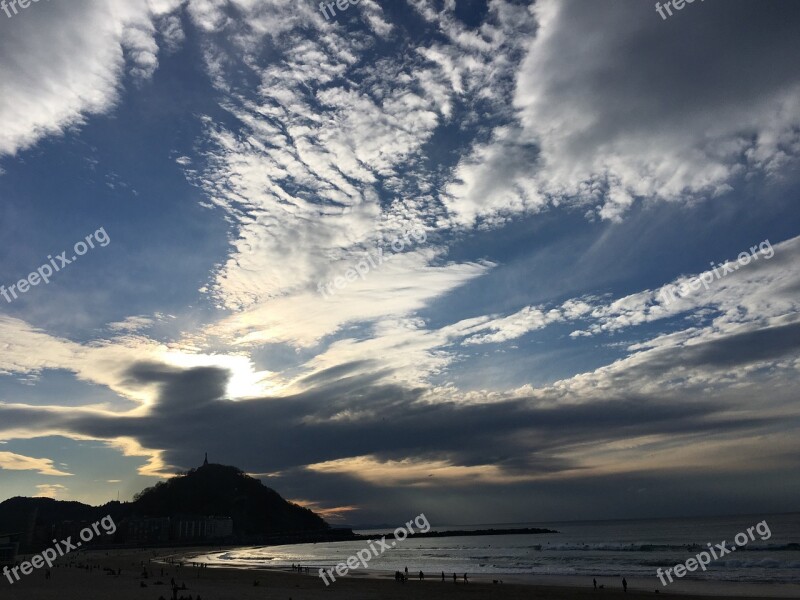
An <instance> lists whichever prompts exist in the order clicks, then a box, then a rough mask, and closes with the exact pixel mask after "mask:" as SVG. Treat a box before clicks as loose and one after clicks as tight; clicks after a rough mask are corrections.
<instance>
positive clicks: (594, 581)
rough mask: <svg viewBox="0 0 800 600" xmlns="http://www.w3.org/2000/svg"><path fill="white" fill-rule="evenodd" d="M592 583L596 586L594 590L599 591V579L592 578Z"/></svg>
mask: <svg viewBox="0 0 800 600" xmlns="http://www.w3.org/2000/svg"><path fill="white" fill-rule="evenodd" d="M592 583H593V584H594V589H595V590H597V579H594V578H592Z"/></svg>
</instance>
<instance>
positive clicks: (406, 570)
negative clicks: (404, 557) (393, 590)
mask: <svg viewBox="0 0 800 600" xmlns="http://www.w3.org/2000/svg"><path fill="white" fill-rule="evenodd" d="M406 579H408V567H406Z"/></svg>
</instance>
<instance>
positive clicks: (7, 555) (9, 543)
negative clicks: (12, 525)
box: [0, 533, 20, 566]
mask: <svg viewBox="0 0 800 600" xmlns="http://www.w3.org/2000/svg"><path fill="white" fill-rule="evenodd" d="M19 541H20V536H19V535H18V534H16V533H11V534H0V566H6V565H13V564H16V562H17V552H18V551H19Z"/></svg>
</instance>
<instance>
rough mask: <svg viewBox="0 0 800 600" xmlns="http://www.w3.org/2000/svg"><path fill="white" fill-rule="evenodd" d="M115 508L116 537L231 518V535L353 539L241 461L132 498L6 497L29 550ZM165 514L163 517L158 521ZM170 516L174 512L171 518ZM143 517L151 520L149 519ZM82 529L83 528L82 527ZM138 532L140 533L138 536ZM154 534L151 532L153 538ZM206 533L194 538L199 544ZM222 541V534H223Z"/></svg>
mask: <svg viewBox="0 0 800 600" xmlns="http://www.w3.org/2000/svg"><path fill="white" fill-rule="evenodd" d="M106 515H111V516H112V518H113V519H114V521H115V523H117V525H118V531H117V533H116V534H115V537H114V538H113V540H110V539H109V540H106V542H111V541H113V542H114V543H144V542H143V541H142V539H143V538H142V537H141V533H138V534H134V533H133V531H134V529H132V528H131V527H129V526H127V524H133V523H137V525H136V528H138V529H136V531H138V532H141V527H142V526H144V527H146V528H150V530H152V528H153V527H155V528H156V529H155V530H157V532H158V535H156V536H155V537H156V538H157V542H158V543H161V544H166V543H169V542H174V541H175V540H181V541H186V537H185V535H183V537H176V536H178V535H180V534H176V531H175V528H176V527H177V526H178V525H179V524H180V522H181V521H192V520H195V521H197V520H202V519H207V518H210V517H216V518H219V519H222V520H224V521H227V522H228V524H229V527H230V523H231V521H232V533H230V529H228V532H229V533H226V534H224V535H225V541H227V542H231V543H235V542H246V543H268V542H269V543H279V542H280V541H285V542H293V541H301V540H302V541H317V540H323V539H334V538H335V539H351V537H352V532H351V531H349V530H334V529H331V527H330V525H328V524H327V523H326V522H325V521H324V520H323V519H322V517H320V516H319V515H317V514H315V513H314V512H312V511H310V510H309V509H307V508H303V507H302V506H298V505H297V504H294V503H292V502H288V501H286V500H284V499H283V498H282V497H281V495H280V494H278V492H276V491H275V490H273V489H271V488H268V487H267V486H265V485H263V484H262V483H261V482H260V481H259V480H257V479H254V478H253V477H250V476H249V475H247V474H246V473H244V472H243V471H241V470H240V469H237V468H236V467H230V466H225V465H216V464H208V463H206V464H204V465H203V466H202V467H199V468H197V469H192V470H191V471H189V472H188V473H183V474H178V475H176V476H175V477H173V478H171V479H168V480H166V481H162V482H159V483H158V484H156V485H154V486H153V487H150V488H147V489H145V490H143V491H142V492H140V493H139V494H137V495H136V496H135V497H134V499H133V501H132V502H110V503H108V504H106V505H103V506H89V505H86V504H82V503H80V502H66V501H59V500H53V499H50V498H20V497H17V498H11V499H9V500H6V501H4V502H2V503H0V533H18V534H21V536H22V538H21V539H22V546H23V549H25V550H32V549H36V548H39V547H40V546H41V547H45V546H47V545H48V544H50V543H52V538H53V536H54V535H56V534H58V535H67V534H72V533H75V532H76V531H77V530H79V528H81V527H84V526H86V524H90V523H92V522H95V521H98V520H100V519H101V518H103V517H105V516H106ZM159 519H160V521H158V520H159ZM167 519H169V520H168V521H167ZM143 520H145V521H147V520H149V522H147V523H145V524H144V525H143V524H142V523H143ZM76 528H77V529H76ZM137 536H139V537H137ZM150 539H151V538H147V540H148V541H149V540H150ZM204 539H205V540H206V541H207V540H208V538H203V537H202V535H200V536H196V537H193V538H192V540H195V541H196V542H197V543H201V541H203V540H204ZM216 541H217V542H221V541H223V540H222V539H220V538H219V536H217V538H216Z"/></svg>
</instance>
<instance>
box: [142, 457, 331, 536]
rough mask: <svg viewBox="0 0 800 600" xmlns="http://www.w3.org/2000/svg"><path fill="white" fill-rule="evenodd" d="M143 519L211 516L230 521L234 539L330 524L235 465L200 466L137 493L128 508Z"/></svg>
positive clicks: (313, 529) (303, 529)
mask: <svg viewBox="0 0 800 600" xmlns="http://www.w3.org/2000/svg"><path fill="white" fill-rule="evenodd" d="M131 510H132V511H133V513H134V514H137V515H140V516H148V517H173V516H177V515H215V516H227V517H232V518H233V523H234V526H233V530H234V534H236V535H253V534H276V533H286V532H300V531H322V530H327V529H329V528H330V526H329V525H328V524H327V523H326V522H325V521H324V520H323V519H322V518H321V517H320V516H319V515H316V514H314V513H313V512H312V511H310V510H308V509H307V508H303V507H301V506H298V505H297V504H293V503H291V502H287V501H286V500H284V499H283V498H282V497H281V496H280V494H278V492H276V491H275V490H273V489H270V488H268V487H266V486H265V485H264V484H262V483H261V482H260V481H258V480H257V479H254V478H252V477H250V476H249V475H247V474H246V473H244V472H242V471H240V470H239V469H237V468H236V467H228V466H224V465H214V464H209V465H203V466H202V467H200V468H198V469H192V470H191V471H189V472H188V473H187V474H186V475H178V476H177V477H173V478H172V479H168V480H166V481H162V482H160V483H158V484H156V485H155V486H153V487H151V488H147V489H146V490H144V491H142V492H140V493H139V494H137V495H136V497H135V498H134V501H133V503H132V505H131Z"/></svg>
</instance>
